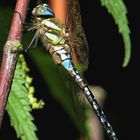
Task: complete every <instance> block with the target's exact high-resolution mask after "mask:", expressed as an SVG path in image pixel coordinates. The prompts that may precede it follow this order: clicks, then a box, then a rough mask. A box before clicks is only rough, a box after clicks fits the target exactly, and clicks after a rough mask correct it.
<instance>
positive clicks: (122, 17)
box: [101, 0, 131, 67]
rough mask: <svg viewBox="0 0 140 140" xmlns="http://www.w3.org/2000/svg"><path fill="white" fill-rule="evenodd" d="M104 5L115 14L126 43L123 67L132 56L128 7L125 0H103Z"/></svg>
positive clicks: (114, 16)
mask: <svg viewBox="0 0 140 140" xmlns="http://www.w3.org/2000/svg"><path fill="white" fill-rule="evenodd" d="M101 4H102V6H105V7H106V8H107V10H108V12H109V13H110V14H111V15H112V16H113V18H114V20H115V23H116V24H117V25H118V28H119V32H120V33H121V34H122V37H123V40H124V45H125V56H124V62H123V67H126V66H127V65H128V63H129V61H130V57H131V40H130V29H129V26H128V19H127V16H126V14H127V9H126V6H125V4H124V3H123V0H101Z"/></svg>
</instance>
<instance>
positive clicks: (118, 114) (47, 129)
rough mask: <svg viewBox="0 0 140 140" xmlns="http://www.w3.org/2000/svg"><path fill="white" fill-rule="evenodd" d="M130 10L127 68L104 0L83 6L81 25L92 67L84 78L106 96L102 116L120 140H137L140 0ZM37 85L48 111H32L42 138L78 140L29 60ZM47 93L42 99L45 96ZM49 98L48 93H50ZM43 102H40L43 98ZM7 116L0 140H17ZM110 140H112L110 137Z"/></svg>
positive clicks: (65, 115) (131, 4) (86, 3)
mask: <svg viewBox="0 0 140 140" xmlns="http://www.w3.org/2000/svg"><path fill="white" fill-rule="evenodd" d="M124 2H125V4H126V6H127V9H128V14H127V16H128V20H129V27H130V29H131V41H132V57H131V60H130V63H129V65H128V66H127V67H126V68H123V67H122V62H123V56H124V44H123V39H122V36H121V35H120V34H119V33H118V28H117V26H116V24H115V23H114V20H113V18H112V16H111V15H110V14H108V12H107V10H106V9H105V8H104V7H101V4H100V1H95V0H94V1H91V0H87V1H80V6H81V13H82V19H83V26H84V28H85V32H86V36H87V40H88V44H89V49H90V51H89V52H90V53H89V68H88V70H87V71H86V72H85V76H86V78H87V81H88V83H89V84H93V85H100V86H102V87H103V88H104V89H105V90H106V91H107V93H108V94H107V100H106V103H105V106H104V111H105V112H106V114H107V117H108V118H109V120H110V122H111V124H112V126H113V128H114V130H115V132H116V133H117V135H118V138H119V140H135V139H138V136H139V135H138V134H139V133H138V132H139V131H138V130H139V118H138V114H137V113H138V110H139V109H138V102H139V98H138V93H139V73H138V72H139V71H140V68H139V60H140V41H139V37H140V35H139V34H140V29H139V28H138V27H139V25H140V20H139V17H138V16H139V13H138V11H139V9H138V5H139V4H138V2H137V1H133V2H132V1H128V0H125V1H124ZM28 64H29V65H30V66H31V73H32V76H33V77H34V81H39V82H34V85H35V86H37V87H38V88H37V92H39V93H41V94H42V95H41V96H42V97H43V96H44V97H43V98H44V100H45V99H46V106H45V108H44V109H43V110H40V111H34V112H33V115H34V117H35V122H36V124H37V126H38V136H39V138H40V140H43V139H49V140H54V139H56V138H57V139H65V140H75V139H76V137H78V135H79V134H78V131H77V130H76V128H75V127H74V125H73V123H72V122H71V120H70V119H69V117H68V116H67V114H66V113H65V112H64V111H63V108H62V107H61V106H60V105H59V103H57V102H56V101H55V100H54V99H53V98H52V97H51V96H50V94H48V95H44V94H45V93H46V92H45V91H44V90H43V88H44V87H45V83H44V81H43V78H42V79H41V76H40V75H39V74H38V73H37V69H36V67H35V65H34V64H33V63H32V62H31V61H29V60H28ZM43 93H44V94H43ZM48 93H49V92H48ZM42 97H41V98H42ZM9 124H10V122H9V118H8V115H7V114H5V117H4V121H3V125H2V129H1V134H0V139H3V140H4V139H8V138H9V136H10V138H11V139H15V140H16V135H15V132H14V129H12V128H11V126H10V125H9ZM106 140H109V139H108V137H107V138H106Z"/></svg>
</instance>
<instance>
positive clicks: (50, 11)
mask: <svg viewBox="0 0 140 140" xmlns="http://www.w3.org/2000/svg"><path fill="white" fill-rule="evenodd" d="M41 12H42V13H41V15H44V16H45V15H46V16H51V17H54V16H55V15H54V12H53V11H52V9H51V8H50V7H46V8H45V9H44V10H43V11H41Z"/></svg>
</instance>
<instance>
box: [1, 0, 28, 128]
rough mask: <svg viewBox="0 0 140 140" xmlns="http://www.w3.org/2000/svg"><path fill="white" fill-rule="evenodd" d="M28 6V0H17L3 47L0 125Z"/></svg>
mask: <svg viewBox="0 0 140 140" xmlns="http://www.w3.org/2000/svg"><path fill="white" fill-rule="evenodd" d="M27 7H28V0H17V2H16V7H15V12H14V15H13V20H12V24H11V28H10V31H9V35H8V39H7V41H6V44H5V46H4V48H3V56H2V64H1V69H0V127H1V123H2V119H3V115H4V110H5V105H6V102H7V97H8V93H9V91H10V88H11V84H12V79H13V75H14V71H15V67H16V63H17V59H18V56H19V52H20V51H19V49H20V48H21V44H20V40H21V36H22V28H23V22H24V20H25V17H26V12H27Z"/></svg>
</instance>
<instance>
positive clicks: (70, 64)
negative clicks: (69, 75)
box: [62, 59, 73, 70]
mask: <svg viewBox="0 0 140 140" xmlns="http://www.w3.org/2000/svg"><path fill="white" fill-rule="evenodd" d="M62 65H63V66H64V67H65V68H66V69H67V70H68V69H70V68H72V67H73V65H72V63H71V60H69V59H67V60H64V61H63V62H62Z"/></svg>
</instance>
